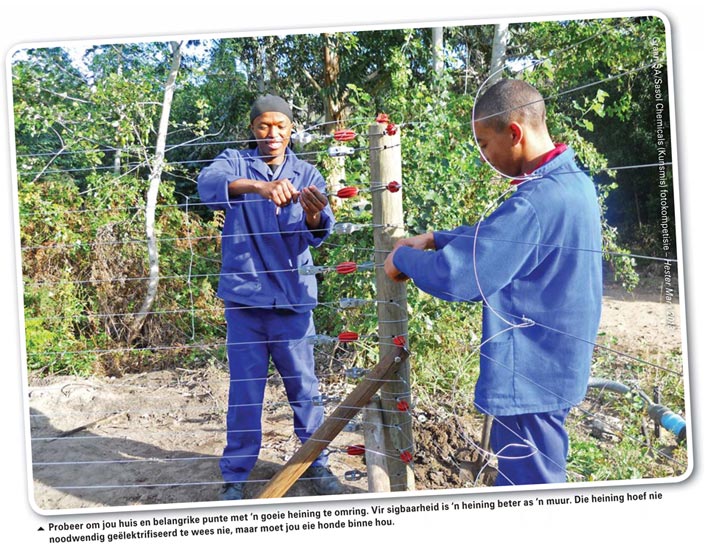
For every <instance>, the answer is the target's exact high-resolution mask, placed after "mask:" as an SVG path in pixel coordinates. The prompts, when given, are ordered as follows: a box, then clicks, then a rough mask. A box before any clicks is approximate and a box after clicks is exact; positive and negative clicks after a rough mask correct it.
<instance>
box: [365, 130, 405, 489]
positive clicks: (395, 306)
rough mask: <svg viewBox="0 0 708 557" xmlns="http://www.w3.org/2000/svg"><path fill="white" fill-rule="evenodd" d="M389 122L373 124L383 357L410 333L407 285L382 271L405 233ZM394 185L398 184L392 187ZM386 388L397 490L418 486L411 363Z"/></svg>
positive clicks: (396, 148)
mask: <svg viewBox="0 0 708 557" xmlns="http://www.w3.org/2000/svg"><path fill="white" fill-rule="evenodd" d="M387 129H388V128H387V125H386V124H381V123H376V124H372V125H371V126H369V145H370V152H369V161H370V169H371V172H370V178H371V190H372V193H371V204H372V212H373V224H374V248H375V257H374V261H375V263H376V292H377V294H376V298H377V300H378V301H379V302H382V301H386V302H390V303H378V304H377V307H378V319H379V357H380V358H384V357H385V356H386V355H387V354H389V353H390V352H391V351H393V350H394V349H395V346H394V344H393V338H394V337H396V336H400V335H404V336H405V337H406V339H407V334H408V311H407V302H406V284H405V283H403V282H393V281H392V280H390V279H389V278H388V277H387V276H386V274H385V273H384V270H383V262H384V260H385V259H386V255H387V253H388V252H390V251H391V249H392V248H393V245H394V244H395V243H396V240H397V239H398V238H400V237H403V236H404V228H403V201H402V199H403V197H402V195H403V190H398V191H389V189H387V187H386V186H387V185H388V184H390V183H392V182H397V183H398V184H402V171H401V133H400V131H396V132H395V133H394V134H388V133H386V130H387ZM393 189H395V188H393ZM396 379H399V380H398V381H390V382H388V383H386V384H384V385H383V386H382V388H381V407H382V417H383V425H384V430H385V436H384V437H385V440H386V454H387V455H388V456H389V458H388V473H389V482H390V487H391V490H392V491H410V490H414V489H415V482H414V477H413V471H412V469H411V467H410V466H409V465H408V464H406V463H405V462H404V461H403V460H402V459H400V458H398V457H399V455H400V454H401V453H403V451H409V452H410V453H413V431H412V429H413V428H412V426H411V416H410V414H409V413H408V412H406V411H405V410H403V411H401V410H400V409H399V406H398V405H399V403H401V404H404V405H406V404H407V405H408V406H409V407H410V401H411V392H410V368H409V365H408V363H407V362H404V363H403V364H401V366H400V367H399V369H398V373H397V376H396Z"/></svg>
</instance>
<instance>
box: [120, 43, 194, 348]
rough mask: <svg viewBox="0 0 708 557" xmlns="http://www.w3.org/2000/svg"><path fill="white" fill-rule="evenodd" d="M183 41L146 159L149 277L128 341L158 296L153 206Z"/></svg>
mask: <svg viewBox="0 0 708 557" xmlns="http://www.w3.org/2000/svg"><path fill="white" fill-rule="evenodd" d="M183 46H184V42H174V41H173V42H172V43H170V49H171V51H172V63H171V66H170V72H169V74H168V76H167V81H166V82H165V92H164V97H163V100H162V108H161V115H160V124H159V127H158V130H157V138H156V140H155V153H154V155H153V156H152V157H150V158H149V159H148V166H149V167H150V181H149V187H148V191H147V203H146V206H145V234H146V237H147V250H148V268H149V273H150V276H149V281H148V286H147V292H146V293H145V298H144V299H143V302H142V305H141V306H140V309H139V310H138V312H137V314H136V315H135V318H134V319H133V321H132V323H131V324H130V326H129V332H128V344H132V342H133V341H134V340H135V337H137V336H138V334H139V333H140V329H141V328H142V325H143V323H144V322H145V319H146V317H147V316H148V313H149V311H150V309H151V308H152V306H153V304H154V302H155V298H156V297H157V287H158V285H159V282H160V259H159V253H158V247H157V236H156V232H155V207H156V205H157V194H158V192H159V190H160V183H161V181H162V172H163V170H164V168H165V145H166V143H167V129H168V126H169V123H170V111H171V109H172V99H173V97H174V91H175V85H176V83H177V73H178V72H179V66H180V61H181V59H182V49H183Z"/></svg>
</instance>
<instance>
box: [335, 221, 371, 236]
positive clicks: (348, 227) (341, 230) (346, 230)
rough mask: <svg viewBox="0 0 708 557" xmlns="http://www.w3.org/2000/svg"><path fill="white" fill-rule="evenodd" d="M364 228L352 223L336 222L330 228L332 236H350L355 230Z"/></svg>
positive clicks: (361, 225)
mask: <svg viewBox="0 0 708 557" xmlns="http://www.w3.org/2000/svg"><path fill="white" fill-rule="evenodd" d="M362 228H364V225H363V224H356V223H353V222H338V223H336V224H335V225H334V226H333V227H332V232H333V233H334V234H351V233H352V232H356V231H357V230H361V229H362Z"/></svg>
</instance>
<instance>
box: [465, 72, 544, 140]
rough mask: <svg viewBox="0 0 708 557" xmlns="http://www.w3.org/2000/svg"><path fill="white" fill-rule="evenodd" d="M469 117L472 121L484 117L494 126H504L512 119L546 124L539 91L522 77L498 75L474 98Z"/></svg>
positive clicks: (498, 128)
mask: <svg viewBox="0 0 708 557" xmlns="http://www.w3.org/2000/svg"><path fill="white" fill-rule="evenodd" d="M472 119H473V120H474V122H479V121H483V122H484V124H485V125H487V126H492V127H494V128H495V129H496V130H501V129H503V128H505V127H506V126H507V125H508V124H509V123H510V122H513V121H521V122H524V123H526V124H528V125H530V126H532V127H540V126H545V124H546V103H545V102H544V101H543V97H542V96H541V93H539V92H538V90H537V89H536V88H535V87H534V86H532V85H530V84H528V83H526V82H525V81H521V80H520V79H501V80H499V81H497V82H496V83H495V84H494V85H492V86H491V87H489V89H487V90H486V91H484V93H482V95H480V97H479V98H478V99H477V102H476V103H475V106H474V111H473V113H472ZM474 122H473V123H474Z"/></svg>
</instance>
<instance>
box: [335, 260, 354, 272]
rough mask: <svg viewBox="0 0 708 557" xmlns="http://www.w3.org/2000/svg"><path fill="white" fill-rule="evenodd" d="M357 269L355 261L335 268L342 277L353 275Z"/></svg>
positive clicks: (346, 262)
mask: <svg viewBox="0 0 708 557" xmlns="http://www.w3.org/2000/svg"><path fill="white" fill-rule="evenodd" d="M356 268H357V267H356V263H354V261H344V262H343V263H339V264H338V265H337V266H336V267H335V269H336V271H337V272H338V273H339V274H340V275H348V274H349V273H353V272H354V271H356Z"/></svg>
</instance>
